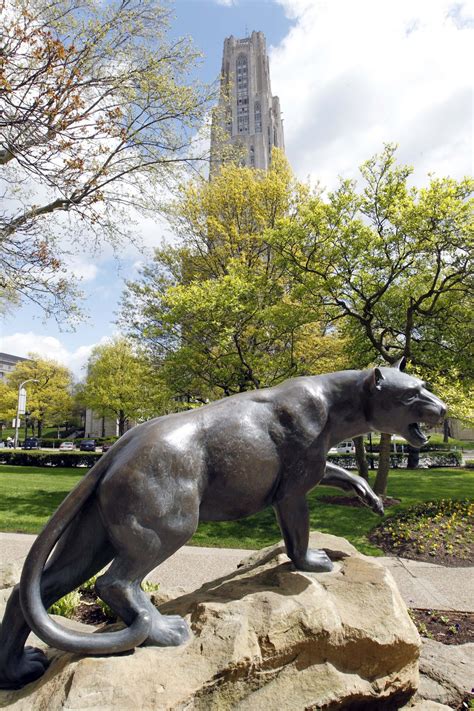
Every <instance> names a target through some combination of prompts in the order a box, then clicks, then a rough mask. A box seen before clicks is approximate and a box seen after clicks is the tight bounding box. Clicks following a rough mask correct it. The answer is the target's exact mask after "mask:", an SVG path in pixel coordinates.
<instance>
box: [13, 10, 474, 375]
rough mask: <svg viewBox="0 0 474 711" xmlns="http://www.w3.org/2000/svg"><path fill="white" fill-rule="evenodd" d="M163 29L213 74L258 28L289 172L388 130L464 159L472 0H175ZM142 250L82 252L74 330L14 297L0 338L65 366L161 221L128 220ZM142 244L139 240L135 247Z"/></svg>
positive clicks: (419, 169)
mask: <svg viewBox="0 0 474 711" xmlns="http://www.w3.org/2000/svg"><path fill="white" fill-rule="evenodd" d="M174 12H175V20H174V22H173V25H172V33H173V34H176V35H191V36H192V37H193V39H194V43H195V45H196V46H197V47H198V48H200V49H201V50H202V52H203V53H204V58H203V61H202V62H201V64H200V66H199V69H198V75H199V78H200V79H201V80H202V81H204V82H210V81H213V80H215V79H216V78H217V76H218V74H219V71H220V65H221V59H222V46H223V41H224V38H225V37H227V36H229V35H231V34H234V35H235V36H237V37H244V36H245V34H246V31H248V32H249V33H250V32H251V31H252V30H261V31H263V32H264V33H265V35H266V38H267V49H268V51H269V56H270V71H271V80H272V90H273V93H274V94H276V95H278V96H279V97H280V102H281V107H282V111H283V114H284V120H285V142H286V151H287V155H288V158H289V160H290V163H291V165H292V167H293V170H294V171H295V173H296V175H297V176H298V177H299V178H300V179H306V178H309V179H310V180H311V181H312V182H316V181H317V180H319V181H320V182H321V183H322V184H323V185H324V186H327V187H329V188H331V187H334V185H335V184H336V182H337V178H338V176H339V175H341V176H344V177H355V176H356V175H357V166H358V165H360V164H361V163H362V162H363V161H364V160H365V159H367V158H368V157H370V156H371V155H372V154H373V153H375V152H376V151H378V150H380V149H381V148H382V145H383V143H384V142H397V143H398V144H399V146H400V149H399V156H400V159H401V160H402V161H404V162H408V163H411V164H413V165H414V166H415V168H416V172H415V181H416V182H417V183H418V184H423V182H425V181H426V179H427V174H428V173H429V172H433V171H434V172H435V173H437V174H438V175H451V176H453V177H456V178H459V177H461V176H462V175H465V174H467V173H472V170H473V137H472V136H473V116H472V111H473V109H472V106H473V102H472V99H473V88H472V79H471V74H472V72H471V67H472V65H473V59H474V57H473V50H472V47H474V19H473V8H472V3H468V2H462V1H460V2H449V1H445V0H410V1H409V0H399V1H398V2H396V3H393V2H390V0H357V2H354V1H353V0H254V1H250V0H219V1H217V0H177V2H175V3H174ZM138 230H139V231H140V233H141V234H142V235H143V238H144V243H145V250H142V249H141V250H140V251H139V250H137V249H136V248H135V247H133V246H130V247H127V248H125V249H124V250H122V252H121V258H120V260H118V259H115V258H113V257H112V255H111V254H110V251H107V250H103V251H102V252H99V253H97V254H93V253H92V252H91V253H89V254H88V253H87V252H82V253H81V254H78V255H77V256H76V257H74V258H73V260H72V261H71V267H72V269H73V270H74V272H75V273H76V274H79V275H82V277H83V280H82V284H81V286H82V289H83V290H84V292H85V294H86V298H85V301H84V303H83V306H84V309H85V311H86V312H88V314H89V321H88V322H85V323H84V324H83V325H80V326H79V327H78V328H77V330H76V332H75V333H70V332H69V333H68V332H65V331H62V330H61V329H60V328H59V327H58V326H57V324H56V323H55V322H54V321H52V320H51V321H47V322H46V323H43V322H42V320H41V319H42V314H41V312H40V311H39V310H38V309H36V308H34V307H32V306H25V307H23V308H21V309H19V310H16V311H14V312H12V313H11V314H9V315H7V317H6V318H5V321H4V323H3V326H2V339H1V345H0V350H2V351H6V352H8V353H13V354H15V355H20V356H23V355H27V354H28V352H31V351H34V352H38V353H40V354H41V355H44V356H49V357H52V358H56V359H57V360H59V361H61V362H63V363H65V364H66V365H68V366H69V367H71V368H72V369H73V371H74V373H75V375H76V376H77V377H80V376H81V366H82V365H83V364H84V363H85V361H86V360H87V357H88V355H89V353H90V350H91V348H92V347H93V345H94V344H97V343H99V342H101V340H103V339H104V338H107V337H108V336H110V335H112V334H113V333H114V332H115V331H116V326H115V325H114V319H115V315H114V314H115V312H116V311H117V308H118V301H119V298H120V294H121V292H122V289H123V284H124V279H127V278H133V277H134V276H136V275H137V271H136V269H137V265H138V264H139V263H140V262H143V261H145V260H146V259H147V257H148V255H149V254H150V250H151V249H152V248H153V245H154V244H157V245H158V244H159V243H160V241H161V237H162V235H164V234H166V228H165V226H164V225H163V224H162V223H158V224H154V223H152V222H151V221H143V222H141V223H140V225H139V226H138ZM147 250H148V251H147Z"/></svg>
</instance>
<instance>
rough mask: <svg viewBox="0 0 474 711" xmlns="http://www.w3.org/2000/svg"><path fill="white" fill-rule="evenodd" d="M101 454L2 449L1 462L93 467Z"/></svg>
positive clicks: (23, 464) (20, 464) (0, 452)
mask: <svg viewBox="0 0 474 711" xmlns="http://www.w3.org/2000/svg"><path fill="white" fill-rule="evenodd" d="M101 456H102V452H60V451H56V452H43V451H41V450H34V449H33V450H15V449H0V464H13V465H15V464H16V465H18V466H24V467H91V466H92V465H93V464H95V463H96V461H97V460H98V459H99V458H100V457H101Z"/></svg>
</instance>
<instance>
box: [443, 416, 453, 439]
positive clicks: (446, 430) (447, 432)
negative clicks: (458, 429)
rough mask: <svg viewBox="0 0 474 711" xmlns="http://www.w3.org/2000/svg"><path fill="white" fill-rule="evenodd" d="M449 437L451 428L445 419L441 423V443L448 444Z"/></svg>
mask: <svg viewBox="0 0 474 711" xmlns="http://www.w3.org/2000/svg"><path fill="white" fill-rule="evenodd" d="M450 437H451V427H450V425H449V419H448V418H446V419H445V421H444V422H443V442H444V443H445V444H448V442H449V438H450Z"/></svg>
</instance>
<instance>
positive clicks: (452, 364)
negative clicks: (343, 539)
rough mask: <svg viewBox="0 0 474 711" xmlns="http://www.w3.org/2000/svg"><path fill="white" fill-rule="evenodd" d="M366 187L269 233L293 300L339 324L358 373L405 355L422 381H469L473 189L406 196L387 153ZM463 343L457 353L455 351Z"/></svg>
mask: <svg viewBox="0 0 474 711" xmlns="http://www.w3.org/2000/svg"><path fill="white" fill-rule="evenodd" d="M361 173H362V177H363V179H364V184H365V187H364V189H363V191H362V192H358V191H357V189H356V184H355V183H354V182H352V181H343V182H342V183H341V185H340V187H339V188H338V189H337V190H336V191H335V192H333V193H332V194H330V195H329V199H328V200H327V201H326V202H325V201H323V199H322V198H321V197H320V196H316V197H314V198H312V199H311V200H310V201H309V202H308V203H307V204H305V205H304V206H303V210H302V211H300V213H299V214H298V215H297V216H296V218H293V219H288V220H287V221H286V223H284V224H282V225H280V226H279V228H278V229H277V230H274V232H273V235H272V240H271V241H272V244H273V247H274V249H275V250H277V251H278V252H279V253H280V255H281V257H282V262H283V264H284V265H285V266H286V268H287V269H288V271H289V272H290V274H291V275H292V277H293V279H294V281H295V282H297V283H298V284H299V286H298V288H297V290H298V293H299V294H300V295H301V294H304V296H305V298H306V299H309V300H311V301H313V302H314V303H315V304H316V305H317V306H318V308H319V309H320V308H321V306H323V307H324V310H325V312H326V318H327V320H328V323H333V324H335V323H338V324H339V328H340V330H341V332H342V333H343V334H344V335H345V337H346V339H347V340H346V342H347V343H348V347H349V348H350V351H351V354H352V359H353V362H354V363H357V364H358V365H363V366H364V365H368V364H369V363H370V362H374V361H379V362H380V361H382V362H385V363H386V364H389V365H393V364H394V363H395V362H396V361H397V360H399V359H400V358H401V357H403V356H404V357H406V358H407V359H408V360H409V361H410V362H411V363H412V364H413V365H415V366H417V367H419V369H420V371H421V372H422V374H423V375H424V377H428V379H430V377H429V376H430V373H432V372H433V371H434V372H435V373H444V374H446V375H447V374H448V373H449V374H450V376H451V377H453V376H455V374H456V372H457V373H458V375H459V378H458V381H457V387H458V388H461V389H463V388H464V389H465V388H466V384H467V383H469V382H471V383H472V378H473V370H472V362H473V361H472V344H473V338H472V336H473V331H472V324H471V326H469V324H470V323H471V319H470V317H469V314H472V306H473V304H472V294H473V288H472V287H473V274H474V271H473V250H472V246H473V245H472V209H473V205H474V201H473V198H472V193H473V187H474V182H473V181H472V180H470V179H467V178H466V179H464V180H461V181H455V180H453V179H450V178H435V177H431V179H430V182H429V185H428V186H427V187H426V188H423V189H416V188H409V187H408V179H409V176H410V174H411V173H412V169H411V168H408V167H406V166H402V167H398V166H396V163H395V147H394V146H386V148H385V150H384V151H383V153H382V154H381V155H379V156H375V157H374V158H372V159H371V160H369V161H367V162H366V163H365V164H364V165H363V166H362V168H361ZM461 344H462V346H463V347H462V348H461ZM389 442H390V440H389V436H388V435H383V436H382V443H381V449H382V451H381V456H380V463H379V471H378V476H377V480H376V483H375V491H376V492H377V493H382V494H384V493H385V491H386V483H387V475H388V465H389Z"/></svg>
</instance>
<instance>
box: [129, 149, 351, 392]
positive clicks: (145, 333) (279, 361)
mask: <svg viewBox="0 0 474 711" xmlns="http://www.w3.org/2000/svg"><path fill="white" fill-rule="evenodd" d="M306 193H307V189H306V188H305V187H304V186H302V185H300V184H298V183H297V182H296V181H295V179H294V177H293V175H292V173H291V171H290V169H289V166H288V163H287V162H286V160H285V158H284V156H283V155H282V154H281V153H280V152H278V151H274V153H273V156H272V165H271V168H270V170H269V171H268V172H265V171H259V170H254V169H251V168H242V167H238V166H236V165H227V166H225V167H222V168H221V170H220V172H219V174H217V175H216V176H215V177H214V178H213V179H212V180H211V181H210V182H207V181H206V182H204V181H201V182H199V181H193V182H192V183H190V184H188V185H187V186H186V187H185V188H184V190H183V194H182V197H181V200H180V201H179V202H178V203H177V204H176V206H175V215H174V225H175V228H176V231H177V232H178V235H179V236H180V237H181V242H180V244H179V246H178V247H176V248H173V249H167V250H160V251H157V252H156V254H155V260H154V263H153V264H151V265H147V266H146V267H145V268H144V270H143V272H142V279H141V281H139V282H135V283H129V284H128V292H127V293H126V295H125V297H124V311H123V315H122V321H121V323H122V325H123V326H125V327H128V329H129V332H130V333H131V334H133V335H134V336H135V337H137V338H138V339H139V340H140V342H141V343H145V344H146V345H147V347H148V349H149V351H150V353H151V354H152V355H153V357H154V359H155V362H158V363H159V364H160V367H161V368H162V372H163V373H164V377H165V378H166V381H167V382H168V384H169V387H170V388H171V387H174V388H176V393H177V395H179V396H180V397H182V398H184V399H187V400H188V401H189V400H190V401H193V400H198V401H205V400H206V399H207V398H214V397H216V396H221V395H223V394H224V395H230V394H232V393H235V392H242V391H244V390H248V389H253V388H259V387H265V386H269V385H273V384H275V383H277V382H279V381H281V380H283V379H284V378H286V377H289V376H291V375H297V374H303V373H309V372H314V370H315V369H316V372H320V370H318V367H321V364H322V363H323V362H324V359H326V361H327V360H328V351H329V350H330V348H329V342H331V345H334V343H336V340H337V339H336V338H335V337H334V336H332V335H330V334H325V332H324V330H323V329H321V326H320V324H319V323H318V321H317V318H316V316H315V312H314V308H312V309H311V311H309V310H308V309H307V308H306V307H305V306H304V307H303V306H302V305H301V304H300V303H299V302H298V301H295V299H293V298H292V296H291V285H290V283H289V281H288V278H287V275H286V273H285V271H284V270H282V269H280V268H279V267H278V265H277V263H276V262H275V260H274V255H273V251H272V249H271V248H270V247H269V245H268V243H267V241H266V239H265V232H266V230H267V229H272V228H273V227H274V226H275V225H276V224H277V222H278V220H280V219H281V218H282V217H283V216H285V215H287V214H290V213H291V212H292V211H294V209H295V206H296V205H297V204H298V202H299V201H300V200H302V199H304V196H305V195H306ZM339 350H341V349H340V347H339ZM331 357H332V361H333V362H334V359H335V357H336V356H335V354H334V352H333V353H332V355H331ZM323 367H324V365H323Z"/></svg>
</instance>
